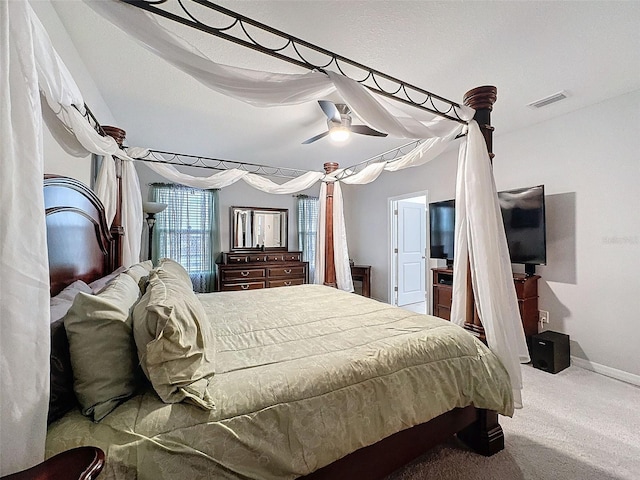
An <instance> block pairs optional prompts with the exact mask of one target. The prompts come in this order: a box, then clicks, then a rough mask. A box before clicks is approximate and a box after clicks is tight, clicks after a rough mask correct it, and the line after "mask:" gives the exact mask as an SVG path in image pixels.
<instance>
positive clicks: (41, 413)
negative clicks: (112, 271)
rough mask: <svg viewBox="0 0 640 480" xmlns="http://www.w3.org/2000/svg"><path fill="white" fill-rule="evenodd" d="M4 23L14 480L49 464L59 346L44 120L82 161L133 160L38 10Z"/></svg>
mask: <svg viewBox="0 0 640 480" xmlns="http://www.w3.org/2000/svg"><path fill="white" fill-rule="evenodd" d="M0 22H1V23H0V35H1V36H2V37H1V39H0V41H1V43H0V44H1V45H2V48H0V75H1V78H2V80H1V84H0V88H1V90H0V115H1V120H2V121H1V122H0V138H2V141H1V142H0V153H1V155H0V160H1V161H0V168H1V172H2V175H0V177H1V178H0V200H1V201H2V222H1V223H0V229H1V231H0V252H1V255H0V266H1V268H0V284H1V288H0V295H1V298H0V319H1V320H2V323H1V328H2V330H1V335H0V346H1V350H0V360H1V363H0V369H1V374H2V375H1V378H2V403H1V405H0V475H5V474H8V473H12V472H15V471H17V470H21V469H24V468H27V467H30V466H32V465H34V464H36V463H39V462H40V461H42V459H43V456H44V441H45V435H46V419H47V408H48V400H49V353H50V344H49V302H48V299H49V274H48V258H47V244H46V231H45V230H46V228H45V217H44V199H43V192H42V180H43V173H44V172H43V161H44V160H43V152H42V125H43V118H44V119H45V121H46V124H47V126H48V127H49V128H50V129H51V131H52V134H53V137H54V138H55V139H56V140H57V141H58V142H59V143H60V144H61V145H62V147H63V148H64V149H65V151H67V152H69V153H71V154H73V155H75V156H87V155H89V153H96V154H99V155H105V156H110V155H116V156H119V157H120V158H123V159H127V158H128V157H127V156H126V155H125V154H124V153H123V152H121V151H120V149H119V148H118V146H117V144H116V142H115V141H114V140H113V139H112V138H110V137H102V136H100V135H99V134H97V133H96V132H95V130H93V128H92V127H91V126H90V125H89V123H88V122H87V120H86V119H85V118H84V117H83V115H82V113H84V100H83V99H82V95H81V94H80V91H79V90H78V87H77V85H76V84H75V82H74V81H73V78H72V77H71V75H70V73H69V71H68V70H67V68H66V67H65V65H64V64H63V62H62V61H61V59H60V57H59V56H58V54H57V53H56V51H55V50H54V48H53V46H52V45H51V41H50V40H49V37H48V35H47V33H46V31H45V30H44V28H43V26H42V24H41V23H40V21H39V20H38V18H37V16H36V15H35V13H34V12H33V10H32V9H31V7H30V5H29V4H28V3H27V2H23V1H19V2H17V1H0ZM41 95H42V97H43V98H44V99H45V104H44V105H42V104H41ZM105 163H108V162H105ZM129 165H130V166H129V167H126V166H125V168H124V169H123V170H124V174H123V181H124V182H125V184H127V185H128V187H127V188H125V190H128V191H129V194H128V195H127V194H125V197H124V199H123V210H125V211H126V213H125V214H126V215H127V216H128V217H129V218H131V219H134V218H135V217H136V216H138V217H139V222H138V223H139V228H138V229H136V228H135V227H136V225H134V224H135V223H136V222H137V220H133V221H131V222H130V225H127V228H128V234H129V236H130V238H129V241H128V243H127V241H126V238H125V245H124V246H123V247H124V251H125V254H126V255H128V257H127V258H129V259H131V258H135V260H136V261H137V259H138V257H139V242H140V240H139V238H140V232H141V229H142V208H141V203H142V199H141V196H140V193H139V184H138V180H137V175H136V172H135V169H134V168H133V165H132V164H131V162H129ZM113 173H115V170H111V169H109V171H108V172H107V173H106V174H105V175H104V178H106V179H108V180H107V181H108V182H115V181H116V179H115V176H113V178H111V177H112V174H113ZM136 188H138V190H137V193H136ZM107 190H108V189H105V191H107ZM136 194H137V197H136V196H135V195H136ZM127 199H128V200H127ZM105 200H106V203H107V204H109V203H110V202H109V198H106V199H105ZM136 204H140V209H139V212H138V209H137V205H136ZM136 231H137V233H136ZM136 236H137V241H136V240H135V237H136ZM132 239H133V240H132ZM136 248H138V251H137V252H136Z"/></svg>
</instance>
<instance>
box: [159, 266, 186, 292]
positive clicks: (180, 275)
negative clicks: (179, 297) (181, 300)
mask: <svg viewBox="0 0 640 480" xmlns="http://www.w3.org/2000/svg"><path fill="white" fill-rule="evenodd" d="M156 268H162V269H163V270H165V271H166V272H167V273H170V274H171V275H173V276H175V277H176V278H177V279H178V280H180V281H182V282H183V284H184V286H185V287H187V288H188V289H189V290H193V284H192V283H191V277H190V276H189V273H188V272H187V271H186V270H185V268H184V267H183V266H182V265H180V264H179V263H178V262H176V261H175V260H172V259H170V258H161V259H160V261H159V262H158V266H157V267H156Z"/></svg>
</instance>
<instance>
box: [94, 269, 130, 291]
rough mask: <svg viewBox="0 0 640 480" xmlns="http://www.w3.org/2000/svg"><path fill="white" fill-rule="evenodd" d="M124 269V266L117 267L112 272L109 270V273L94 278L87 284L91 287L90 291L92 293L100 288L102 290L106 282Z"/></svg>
mask: <svg viewBox="0 0 640 480" xmlns="http://www.w3.org/2000/svg"><path fill="white" fill-rule="evenodd" d="M125 270H126V268H124V267H118V268H116V269H115V270H114V271H113V272H111V273H110V274H109V275H105V276H104V277H102V278H99V279H97V280H94V281H93V282H91V283H90V284H89V286H90V287H91V291H92V292H93V293H98V292H99V291H100V290H102V289H103V288H104V287H106V286H107V283H109V282H110V281H111V280H113V279H114V278H116V277H117V276H118V275H119V274H121V273H122V272H124V271H125Z"/></svg>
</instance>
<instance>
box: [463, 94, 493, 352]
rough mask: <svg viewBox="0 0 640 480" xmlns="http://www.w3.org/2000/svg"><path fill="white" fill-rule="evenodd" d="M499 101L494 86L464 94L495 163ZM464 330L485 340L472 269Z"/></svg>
mask: <svg viewBox="0 0 640 480" xmlns="http://www.w3.org/2000/svg"><path fill="white" fill-rule="evenodd" d="M497 99H498V89H497V88H496V87H493V86H484V87H477V88H474V89H473V90H469V91H468V92H467V93H465V94H464V104H465V105H467V106H469V107H471V108H473V109H474V110H475V111H476V113H475V115H474V116H473V119H474V120H475V121H476V122H478V126H479V127H480V131H481V132H482V135H483V136H484V141H485V142H486V143H487V151H488V152H489V161H491V162H493V157H494V154H493V130H494V129H493V127H492V126H491V110H493V104H494V103H496V100H497ZM464 328H466V329H467V330H470V331H471V332H472V333H473V334H475V335H477V336H479V337H480V338H481V339H482V340H483V341H484V340H485V335H484V328H483V327H482V321H481V320H480V318H479V317H478V315H477V314H476V310H475V299H474V297H473V286H472V284H471V268H467V310H466V312H465V322H464Z"/></svg>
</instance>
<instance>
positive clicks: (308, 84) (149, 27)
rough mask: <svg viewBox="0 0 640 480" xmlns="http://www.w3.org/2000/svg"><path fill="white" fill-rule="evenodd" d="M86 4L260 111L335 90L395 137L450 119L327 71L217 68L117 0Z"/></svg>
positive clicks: (436, 127)
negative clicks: (391, 99) (393, 101)
mask: <svg viewBox="0 0 640 480" xmlns="http://www.w3.org/2000/svg"><path fill="white" fill-rule="evenodd" d="M85 1H86V3H87V5H89V6H90V7H91V8H93V9H94V10H95V11H96V12H97V13H99V14H100V15H102V16H103V17H105V18H106V19H107V20H109V21H111V22H112V23H113V24H114V25H116V26H117V27H118V28H120V29H122V30H123V31H124V32H125V33H127V34H128V35H131V36H132V37H134V38H135V39H136V40H137V41H138V42H139V43H140V44H141V45H142V46H144V47H145V48H147V49H148V50H150V51H151V52H153V53H154V54H156V55H158V56H160V57H161V58H163V59H164V60H166V61H167V62H169V63H171V64H172V65H174V66H175V67H176V68H178V69H180V70H182V71H183V72H185V73H187V74H189V75H191V76H192V77H193V78H195V79H197V80H198V81H200V82H201V83H203V84H204V85H206V86H207V87H209V88H211V89H212V90H215V91H217V92H220V93H223V94H225V95H228V96H230V97H233V98H236V99H238V100H241V101H243V102H246V103H250V104H252V105H256V106H260V107H271V106H278V105H295V104H299V103H303V102H308V101H314V100H318V99H321V98H326V97H327V96H328V95H330V94H331V93H333V92H334V91H336V90H337V91H338V92H339V93H340V95H341V96H342V97H343V99H344V100H345V101H346V103H347V104H348V105H349V106H350V107H351V109H352V110H353V111H354V112H355V113H356V115H358V117H360V119H361V120H362V121H363V122H365V123H366V124H367V125H369V126H371V127H373V128H375V129H377V130H380V131H383V132H387V133H389V134H391V135H394V136H396V137H400V138H429V137H432V136H442V135H443V134H444V131H446V130H448V129H449V128H450V126H449V124H450V123H453V124H455V123H457V122H452V121H450V120H447V119H444V118H437V119H435V120H434V117H435V116H433V115H427V116H425V114H424V113H422V112H415V110H417V109H415V108H412V107H408V109H410V111H409V110H403V109H402V107H400V106H395V105H394V106H392V105H391V104H390V103H389V102H387V101H386V100H384V97H382V96H379V95H374V94H372V93H371V92H369V90H368V89H367V88H365V87H364V86H362V85H361V84H359V83H358V82H356V81H354V80H351V79H349V78H348V77H345V76H343V75H340V74H337V73H333V72H328V73H329V75H328V76H327V75H325V74H323V73H320V72H309V73H306V74H278V73H272V72H258V71H255V70H247V69H242V68H236V67H231V66H228V65H219V64H217V63H215V62H214V61H213V60H211V59H210V58H208V57H207V56H206V55H205V54H203V53H202V52H200V51H198V49H197V48H196V47H195V46H193V45H191V44H190V43H188V42H187V41H186V40H184V39H182V38H180V37H179V36H177V35H176V34H174V33H173V32H170V31H169V30H167V29H165V28H164V27H163V26H162V25H160V24H159V23H158V22H157V20H156V19H155V18H154V16H153V15H151V14H149V13H147V12H145V11H144V10H141V9H139V8H137V7H133V6H131V5H127V4H125V3H123V2H119V1H117V0H109V1H103V2H95V1H88V0H85ZM456 110H457V112H458V114H459V115H460V117H461V118H462V119H464V120H470V119H471V118H473V114H474V111H473V109H472V108H469V107H466V106H460V107H457V108H456Z"/></svg>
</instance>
